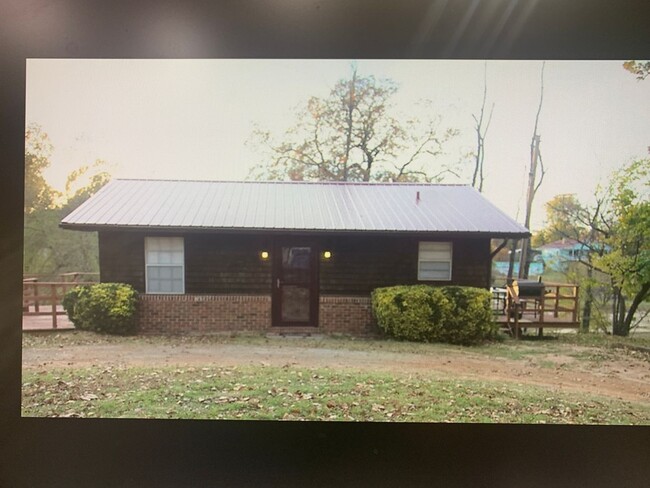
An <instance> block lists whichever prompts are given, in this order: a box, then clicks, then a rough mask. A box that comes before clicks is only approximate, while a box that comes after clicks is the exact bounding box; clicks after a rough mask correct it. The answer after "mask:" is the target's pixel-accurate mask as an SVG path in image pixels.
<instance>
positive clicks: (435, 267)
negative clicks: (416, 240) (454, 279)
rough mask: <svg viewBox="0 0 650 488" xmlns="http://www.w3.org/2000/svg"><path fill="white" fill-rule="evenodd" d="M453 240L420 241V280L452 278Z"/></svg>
mask: <svg viewBox="0 0 650 488" xmlns="http://www.w3.org/2000/svg"><path fill="white" fill-rule="evenodd" d="M451 250H452V246H451V242H420V247H419V250H418V280H420V281H449V280H451Z"/></svg>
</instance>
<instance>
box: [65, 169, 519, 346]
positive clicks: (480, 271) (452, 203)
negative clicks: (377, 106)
mask: <svg viewBox="0 0 650 488" xmlns="http://www.w3.org/2000/svg"><path fill="white" fill-rule="evenodd" d="M60 226H61V227H63V228H65V229H74V230H80V231H96V232H98V239H99V262H100V281H102V282H121V283H128V284H130V285H132V286H133V287H134V288H135V289H136V290H137V291H138V292H140V296H139V300H140V303H139V323H140V330H141V331H142V332H143V333H190V332H193V333H213V332H224V331H266V332H277V333H292V332H293V333H325V334H331V333H342V334H350V335H367V334H372V333H374V331H375V325H374V324H373V319H372V314H371V305H370V293H371V292H372V290H374V289H375V288H378V287H383V286H392V285H404V284H417V283H425V284H431V285H465V286H476V287H482V288H486V289H487V288H489V287H490V281H491V261H492V255H493V251H492V249H491V242H492V239H503V240H504V241H503V243H502V245H503V244H505V239H508V238H514V239H520V238H523V237H528V236H529V235H530V233H529V232H528V230H527V229H526V228H525V227H523V226H522V225H520V224H518V223H517V222H515V221H514V220H513V219H511V218H510V217H508V216H507V215H506V214H504V213H503V212H502V211H501V210H499V209H498V208H496V207H495V206H494V205H492V204H491V203H490V202H489V201H487V200H486V199H485V198H484V197H483V196H482V195H481V194H480V193H478V192H477V191H476V190H475V189H473V188H472V187H469V186H464V185H435V184H420V183H385V184H384V183H339V182H331V183H324V182H253V181H247V182H232V181H169V180H126V179H124V180H113V181H111V182H109V183H108V184H107V185H106V186H105V187H103V188H102V189H101V190H100V191H99V192H97V193H96V194H95V195H93V196H92V197H91V198H90V199H88V200H87V201H86V202H85V203H83V204H82V205H81V206H79V207H78V208H77V209H76V210H74V211H73V212H72V213H71V214H70V215H68V216H67V217H65V218H64V219H63V220H62V221H61V223H60Z"/></svg>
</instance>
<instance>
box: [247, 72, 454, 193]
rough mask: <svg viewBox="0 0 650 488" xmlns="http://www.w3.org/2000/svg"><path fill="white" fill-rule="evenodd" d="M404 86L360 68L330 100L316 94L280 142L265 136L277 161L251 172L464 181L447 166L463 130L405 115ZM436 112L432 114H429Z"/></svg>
mask: <svg viewBox="0 0 650 488" xmlns="http://www.w3.org/2000/svg"><path fill="white" fill-rule="evenodd" d="M397 90H398V86H397V84H396V83H395V82H394V81H392V80H389V79H381V80H378V79H376V78H375V77H374V76H360V75H359V74H358V73H357V69H356V66H354V65H353V66H352V70H351V75H350V77H349V78H348V79H342V80H339V81H338V82H337V83H336V85H335V86H334V87H333V89H332V90H331V92H330V94H329V96H327V97H322V98H321V97H311V98H310V99H309V100H308V101H307V104H306V107H305V108H304V109H303V110H302V111H300V112H299V113H298V117H297V123H296V124H295V126H293V127H292V128H291V129H289V130H288V131H287V132H286V133H285V134H284V135H283V136H282V138H281V140H280V141H279V142H277V141H276V140H275V139H274V137H273V136H272V135H271V133H269V132H268V131H267V132H264V131H257V133H256V136H257V140H258V142H261V144H262V146H263V147H264V148H266V151H267V152H268V153H269V157H268V158H267V159H266V160H265V162H264V163H262V164H259V165H257V166H255V167H254V168H253V170H252V171H251V176H252V177H253V178H258V179H261V178H264V179H272V180H287V179H288V180H333V181H428V182H433V181H440V180H441V179H442V178H443V177H444V176H445V175H448V174H454V175H456V176H458V175H457V172H456V171H455V163H454V164H449V165H447V164H443V163H441V162H440V158H439V156H441V155H442V154H443V146H444V144H445V142H447V141H448V140H449V139H450V138H452V137H454V136H456V135H457V134H458V131H457V130H455V129H442V130H441V129H440V120H439V119H435V118H429V119H426V120H420V119H418V118H416V117H411V118H409V119H406V120H404V119H402V118H398V116H397V115H395V114H394V110H393V107H392V104H391V101H392V97H393V95H394V94H395V93H396V92H397ZM427 113H430V112H427Z"/></svg>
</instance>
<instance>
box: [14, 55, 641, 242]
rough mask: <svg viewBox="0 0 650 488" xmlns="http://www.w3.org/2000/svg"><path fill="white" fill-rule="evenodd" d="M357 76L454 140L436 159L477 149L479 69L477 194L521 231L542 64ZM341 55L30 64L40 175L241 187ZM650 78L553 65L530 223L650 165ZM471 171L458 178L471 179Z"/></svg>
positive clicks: (406, 67) (341, 68) (605, 67)
mask: <svg viewBox="0 0 650 488" xmlns="http://www.w3.org/2000/svg"><path fill="white" fill-rule="evenodd" d="M355 63H356V65H357V68H358V72H359V74H360V75H362V76H367V75H374V76H375V77H376V78H389V79H392V80H393V81H395V82H397V83H398V86H399V90H398V92H397V94H396V95H395V96H394V98H393V104H394V105H393V108H394V110H395V113H396V114H397V115H398V116H403V117H408V116H410V115H412V114H414V113H417V114H420V115H424V114H423V113H422V112H421V110H422V106H423V105H422V104H421V102H422V101H423V100H428V101H429V104H428V105H427V107H428V109H427V110H428V112H427V113H426V115H427V116H431V117H432V118H435V119H437V120H439V121H440V122H439V123H440V128H441V130H442V129H444V128H448V127H449V128H454V129H457V130H458V131H459V136H457V137H456V138H454V139H453V140H452V141H450V142H448V143H447V144H446V145H445V146H444V150H445V154H444V155H442V156H441V162H447V163H449V162H459V164H462V161H463V160H466V158H465V157H464V155H466V154H467V153H468V152H470V151H472V150H475V148H476V132H475V130H474V120H473V118H472V115H473V114H475V115H477V114H478V112H479V110H480V107H481V103H482V97H483V88H484V85H483V79H484V70H486V73H487V104H486V109H488V110H489V108H490V107H492V106H493V107H494V108H493V114H492V119H491V123H490V126H489V130H488V132H487V135H486V138H485V162H484V166H485V185H484V192H483V193H484V195H485V196H486V197H487V198H488V199H489V200H490V201H491V202H492V203H494V204H495V205H497V206H498V207H499V208H500V209H501V210H503V211H504V212H505V213H507V214H508V215H510V216H511V217H513V218H515V219H517V220H518V221H519V222H522V223H523V220H524V212H525V195H526V185H527V180H528V168H529V165H530V144H531V138H532V135H533V128H534V124H535V115H536V112H537V108H538V105H539V100H540V88H541V68H542V62H541V61H495V60H490V61H487V62H484V61H480V60H476V61H463V60H357V61H355ZM350 66H351V61H349V60H243V59H242V60H105V59H97V60H88V59H85V60H75V59H30V60H28V61H27V83H26V114H25V115H26V123H27V124H30V123H36V124H38V125H40V126H41V127H42V129H43V130H44V131H45V132H46V133H47V134H48V136H49V138H50V140H51V142H52V145H53V148H54V149H53V153H52V157H51V159H50V161H51V165H50V167H49V168H48V170H47V171H46V173H45V176H46V178H47V180H48V181H49V183H50V184H51V185H52V186H53V187H55V188H56V189H59V190H61V191H62V190H63V189H64V187H65V181H66V177H67V175H68V174H69V173H70V172H71V171H73V170H75V169H77V168H79V167H81V166H83V165H88V164H92V163H93V162H94V161H95V160H97V159H102V160H105V161H106V162H107V164H108V167H109V170H110V173H111V174H112V176H113V177H115V178H161V179H199V180H242V179H245V178H246V177H247V176H248V174H249V170H250V168H251V167H252V166H254V165H256V164H259V163H263V162H264V157H265V153H263V152H262V151H261V150H260V149H259V147H258V146H256V145H255V144H254V143H252V137H251V136H252V133H253V131H254V129H255V128H256V127H259V128H261V129H266V130H270V131H271V132H272V133H273V134H276V135H278V137H280V136H281V134H282V133H283V132H284V131H285V130H286V129H287V128H289V127H291V126H292V125H294V123H295V121H296V117H295V114H296V111H297V109H299V108H300V107H301V106H302V105H303V104H304V103H305V102H306V101H307V99H308V98H309V97H310V96H321V97H325V96H327V94H328V93H329V91H330V89H331V88H332V87H333V86H334V84H335V83H336V81H337V80H339V79H341V78H345V77H347V76H348V75H349V73H350ZM649 109H650V80H647V81H638V80H636V78H635V77H634V76H633V75H632V74H631V73H629V72H627V71H625V70H624V69H623V67H622V61H547V62H546V63H545V65H544V92H543V105H542V109H541V113H540V118H539V125H538V131H537V132H538V134H539V135H540V138H541V144H540V148H541V154H542V158H543V162H544V166H545V168H546V175H545V177H544V181H543V183H542V185H541V187H540V189H539V191H538V193H537V196H536V200H535V205H534V207H533V211H532V218H531V229H532V230H537V229H539V228H541V227H542V226H543V225H544V218H545V211H544V203H545V202H547V201H548V200H550V199H551V198H553V196H555V195H557V194H561V193H575V194H576V195H577V197H578V198H579V199H580V200H581V201H583V202H586V203H588V202H590V201H591V200H592V199H593V194H594V190H595V188H596V186H597V185H598V184H606V183H607V181H608V177H609V175H610V174H611V173H612V171H614V170H616V169H617V168H619V167H621V166H622V165H624V164H626V163H628V162H630V161H632V160H635V159H639V158H644V157H648V146H650V110H649ZM470 174H471V165H470V163H469V162H468V163H465V164H464V166H463V173H462V174H461V176H462V177H461V178H460V179H459V178H456V177H450V178H449V179H447V180H446V181H445V182H448V183H469V182H470V181H469V180H468V177H469V175H470Z"/></svg>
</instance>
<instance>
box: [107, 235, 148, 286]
mask: <svg viewBox="0 0 650 488" xmlns="http://www.w3.org/2000/svg"><path fill="white" fill-rule="evenodd" d="M99 280H100V281H101V282H102V283H111V282H117V283H127V284H129V285H131V286H133V288H135V289H136V290H137V291H139V292H141V293H144V291H145V283H144V234H141V233H136V232H117V231H103V232H100V233H99Z"/></svg>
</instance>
